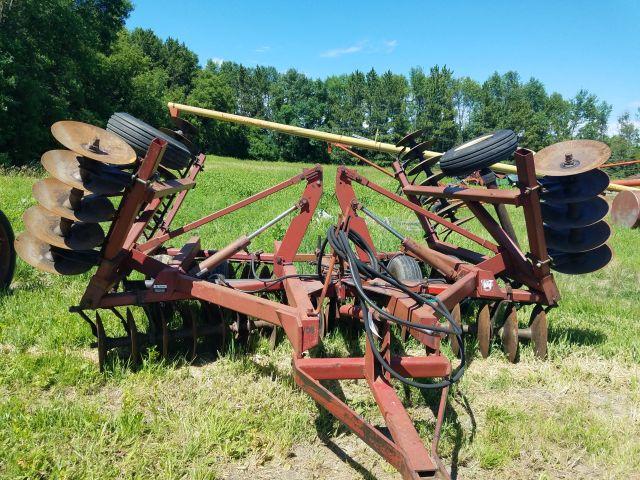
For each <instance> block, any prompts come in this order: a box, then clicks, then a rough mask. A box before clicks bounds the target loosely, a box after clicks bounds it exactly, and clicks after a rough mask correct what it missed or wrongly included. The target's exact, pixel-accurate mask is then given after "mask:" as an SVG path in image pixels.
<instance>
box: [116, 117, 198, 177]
mask: <svg viewBox="0 0 640 480" xmlns="http://www.w3.org/2000/svg"><path fill="white" fill-rule="evenodd" d="M107 130H109V131H110V132H113V133H115V134H116V135H118V136H119V137H121V138H122V139H123V140H124V141H125V142H127V143H128V144H129V145H131V147H132V148H133V149H134V150H135V151H136V153H138V155H145V154H146V152H147V149H148V148H149V145H151V142H152V141H153V139H154V138H156V137H157V138H161V139H162V140H165V141H166V142H167V143H168V145H167V150H166V151H165V154H164V157H163V159H162V162H161V163H162V165H164V166H165V167H167V168H172V169H175V170H179V169H182V168H185V167H186V166H187V165H189V162H190V161H191V152H189V149H188V148H187V147H186V146H185V145H184V144H182V143H181V142H179V141H177V140H175V139H174V138H171V137H170V136H169V135H167V134H166V133H163V132H161V131H160V130H158V129H157V128H154V127H152V126H151V125H149V124H147V123H145V122H143V121H142V120H139V119H137V118H136V117H134V116H132V115H129V114H128V113H124V112H116V113H114V114H113V115H111V118H109V121H108V122H107Z"/></svg>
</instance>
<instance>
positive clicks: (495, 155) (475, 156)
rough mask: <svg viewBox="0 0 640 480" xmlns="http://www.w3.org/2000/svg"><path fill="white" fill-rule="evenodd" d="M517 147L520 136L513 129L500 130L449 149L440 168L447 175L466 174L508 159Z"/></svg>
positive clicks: (443, 156) (442, 159) (441, 161)
mask: <svg viewBox="0 0 640 480" xmlns="http://www.w3.org/2000/svg"><path fill="white" fill-rule="evenodd" d="M516 148H518V136H517V135H516V134H515V133H514V132H513V131H512V130H498V131H497V132H493V133H489V134H487V135H483V136H481V137H478V138H475V139H473V140H470V141H468V142H466V143H463V144H462V145H460V146H457V147H454V148H452V149H450V150H447V151H446V152H445V154H444V155H442V158H441V159H440V168H441V169H442V172H443V173H445V174H446V175H453V176H456V177H458V176H460V177H461V176H466V175H468V174H470V173H472V172H475V171H477V170H481V169H483V168H486V167H490V166H491V165H493V164H494V163H498V162H501V161H503V160H506V159H508V158H509V157H511V155H513V152H515V151H516Z"/></svg>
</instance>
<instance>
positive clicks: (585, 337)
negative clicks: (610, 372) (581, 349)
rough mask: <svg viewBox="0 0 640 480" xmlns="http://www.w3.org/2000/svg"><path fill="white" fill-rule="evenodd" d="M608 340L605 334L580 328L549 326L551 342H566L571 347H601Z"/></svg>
mask: <svg viewBox="0 0 640 480" xmlns="http://www.w3.org/2000/svg"><path fill="white" fill-rule="evenodd" d="M606 340H607V335H606V334H605V333H603V332H599V331H596V330H591V329H588V328H579V327H554V326H553V323H552V324H551V325H549V341H550V342H554V343H556V342H558V343H559V342H566V343H569V344H571V345H581V346H591V345H600V344H602V343H604V342H605V341H606Z"/></svg>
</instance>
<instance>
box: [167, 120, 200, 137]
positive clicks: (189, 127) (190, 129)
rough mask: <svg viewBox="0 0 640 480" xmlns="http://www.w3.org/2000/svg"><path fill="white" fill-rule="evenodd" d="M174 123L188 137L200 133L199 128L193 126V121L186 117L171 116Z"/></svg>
mask: <svg viewBox="0 0 640 480" xmlns="http://www.w3.org/2000/svg"><path fill="white" fill-rule="evenodd" d="M171 121H172V122H173V124H174V125H175V126H176V127H177V128H178V130H180V131H181V132H182V134H183V135H185V136H187V137H193V136H194V135H196V134H197V133H198V129H197V128H196V127H194V126H193V124H192V123H190V122H188V121H186V120H185V119H184V118H180V117H171Z"/></svg>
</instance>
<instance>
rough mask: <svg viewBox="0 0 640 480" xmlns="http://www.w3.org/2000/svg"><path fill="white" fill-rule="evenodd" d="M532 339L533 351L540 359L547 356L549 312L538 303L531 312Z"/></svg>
mask: <svg viewBox="0 0 640 480" xmlns="http://www.w3.org/2000/svg"><path fill="white" fill-rule="evenodd" d="M529 326H530V328H531V341H532V342H533V352H534V354H535V356H536V357H538V358H540V359H543V360H544V359H545V358H547V343H548V342H547V336H548V330H549V326H548V323H547V313H546V312H545V311H544V307H542V305H536V306H535V307H533V311H532V312H531V321H530V323H529Z"/></svg>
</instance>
